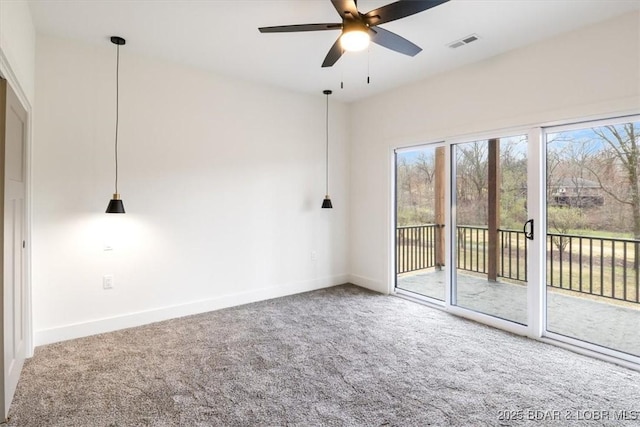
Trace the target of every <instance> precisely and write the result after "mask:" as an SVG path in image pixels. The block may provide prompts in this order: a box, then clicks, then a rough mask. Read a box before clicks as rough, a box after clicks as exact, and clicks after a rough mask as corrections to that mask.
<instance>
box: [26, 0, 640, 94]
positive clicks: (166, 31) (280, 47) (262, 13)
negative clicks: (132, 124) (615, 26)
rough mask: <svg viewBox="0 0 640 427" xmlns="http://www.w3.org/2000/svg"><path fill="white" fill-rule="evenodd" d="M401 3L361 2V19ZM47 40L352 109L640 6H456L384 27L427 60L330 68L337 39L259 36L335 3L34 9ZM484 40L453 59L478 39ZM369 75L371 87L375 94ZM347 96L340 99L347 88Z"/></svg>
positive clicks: (140, 0)
mask: <svg viewBox="0 0 640 427" xmlns="http://www.w3.org/2000/svg"><path fill="white" fill-rule="evenodd" d="M391 1H392V0H360V1H359V2H358V8H359V10H360V11H361V12H367V11H369V10H371V9H375V8H377V7H380V6H383V5H385V4H387V3H390V2H391ZM29 5H30V8H31V12H32V14H33V19H34V21H35V25H36V29H37V31H38V32H39V33H41V34H48V35H54V36H60V37H64V38H69V39H75V40H80V41H83V42H86V43H91V44H96V45H102V46H105V45H107V44H108V45H109V46H112V45H111V44H110V42H109V41H108V36H111V35H119V36H122V37H124V38H126V39H127V45H126V47H125V49H127V50H129V51H130V52H136V53H141V54H145V55H149V56H153V57H158V58H164V59H168V60H171V61H176V62H180V63H183V64H188V65H192V66H196V67H199V68H204V69H209V70H213V71H215V72H218V73H222V74H225V75H232V76H237V77H241V78H244V79H249V80H253V81H258V82H265V83H268V84H272V85H277V86H280V87H284V88H288V89H291V90H294V91H299V92H306V93H315V94H318V95H319V96H322V90H323V89H333V90H334V98H337V99H339V100H342V101H345V102H349V101H354V100H359V99H363V98H366V97H368V96H372V95H374V94H377V93H380V92H382V91H385V90H388V89H391V88H394V87H397V86H400V85H403V84H406V83H409V82H412V81H416V80H420V79H423V78H424V77H426V76H428V75H432V74H435V73H438V72H442V71H445V70H448V69H452V68H456V67H459V66H461V65H464V64H468V63H471V62H475V61H479V60H482V59H484V58H488V57H491V56H494V55H496V54H499V53H501V52H505V51H508V50H511V49H514V48H517V47H520V46H524V45H527V44H530V43H533V42H535V41H538V40H542V39H545V38H549V37H551V36H553V35H556V34H560V33H563V32H567V31H571V30H573V29H576V28H580V27H583V26H585V25H588V24H591V23H595V22H598V21H603V20H606V19H608V18H611V17H614V16H616V15H620V14H623V13H626V12H629V11H632V10H640V0H451V1H450V2H448V3H445V4H442V5H440V6H437V7H435V8H433V9H430V10H428V11H426V12H422V13H420V14H417V15H413V16H411V17H408V18H405V19H402V20H398V21H394V22H390V23H388V24H384V25H382V27H384V28H386V29H388V30H390V31H394V32H396V33H397V34H399V35H401V36H403V37H405V38H407V39H409V40H411V41H412V42H414V43H415V44H417V45H418V46H420V47H422V48H423V51H422V52H421V53H419V54H418V55H417V56H415V57H413V58H411V57H408V56H404V55H401V54H398V53H395V52H392V51H389V50H387V49H385V48H383V47H380V46H377V45H372V47H371V48H370V49H369V53H368V54H367V52H366V51H365V52H358V53H346V54H345V55H344V56H343V57H342V58H341V59H340V60H339V61H338V62H337V63H336V65H334V66H333V67H332V68H321V67H320V65H321V64H322V61H323V60H324V57H325V55H326V54H327V52H328V50H329V48H330V47H331V45H332V44H333V42H334V41H335V39H336V38H337V37H338V35H339V32H338V31H321V32H306V33H285V34H261V33H259V32H258V27H262V26H272V25H288V24H306V23H325V22H340V21H341V20H340V18H339V16H338V14H337V13H336V11H335V9H334V8H333V6H332V5H331V3H330V1H329V0H30V1H29ZM472 33H476V34H478V35H479V36H480V40H479V41H476V42H474V43H472V44H469V45H467V46H464V47H461V48H458V49H450V48H449V47H447V45H448V44H449V43H450V42H452V41H455V40H458V39H460V38H463V37H465V36H467V35H469V34H472ZM367 68H368V69H369V74H370V76H371V83H370V84H367V82H366V80H367ZM341 81H344V88H343V89H340V82H341Z"/></svg>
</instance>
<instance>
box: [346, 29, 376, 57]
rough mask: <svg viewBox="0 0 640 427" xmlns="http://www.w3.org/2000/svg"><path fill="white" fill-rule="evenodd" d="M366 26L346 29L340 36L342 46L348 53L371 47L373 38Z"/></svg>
mask: <svg viewBox="0 0 640 427" xmlns="http://www.w3.org/2000/svg"><path fill="white" fill-rule="evenodd" d="M367 30H368V29H367V27H366V26H364V25H353V26H350V27H345V29H344V31H343V32H342V36H340V45H341V46H342V49H344V50H345V51H347V52H359V51H361V50H364V49H366V48H367V47H369V42H371V37H370V36H369V32H368V31H367Z"/></svg>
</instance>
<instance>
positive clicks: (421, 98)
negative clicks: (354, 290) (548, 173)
mask: <svg viewBox="0 0 640 427" xmlns="http://www.w3.org/2000/svg"><path fill="white" fill-rule="evenodd" d="M351 108H352V110H351V114H352V120H351V122H352V123H353V126H352V128H351V156H350V157H351V164H350V166H351V169H350V173H351V222H350V223H351V227H350V245H351V246H350V254H351V258H350V259H351V273H352V275H351V281H352V282H353V283H355V284H358V285H361V286H365V287H368V288H371V289H374V290H377V291H379V292H388V291H389V289H390V284H391V280H392V274H393V271H392V268H391V264H390V250H391V244H392V241H391V233H390V230H391V206H392V200H391V174H392V167H391V153H392V149H393V148H396V147H401V146H409V145H415V144H419V143H424V142H435V141H441V140H443V139H445V138H448V137H454V136H463V135H465V134H470V133H474V132H484V131H491V130H498V129H501V128H510V127H516V126H522V127H523V128H524V129H527V127H528V126H532V125H540V124H543V123H546V122H550V121H556V120H571V119H576V118H578V119H580V118H586V117H590V116H596V115H612V116H615V115H617V114H620V113H629V112H636V113H638V112H640V14H638V13H632V14H629V15H625V16H622V17H619V18H616V19H613V20H610V21H607V22H604V23H600V24H597V25H593V26H590V27H586V28H584V29H582V30H579V31H575V32H572V33H568V34H565V35H562V36H559V37H556V38H554V39H551V40H547V41H544V42H541V43H537V44H534V45H531V46H528V47H525V48H522V49H519V50H515V51H512V52H509V53H506V54H503V55H500V56H496V57H494V58H491V59H488V60H486V61H483V62H480V63H477V64H473V65H470V66H466V67H464V68H460V69H458V70H455V71H452V72H447V73H443V74H441V75H438V76H435V77H433V78H429V79H427V80H424V81H422V82H420V83H418V84H414V85H411V86H407V87H404V88H401V89H398V90H395V91H392V92H390V93H387V94H382V95H380V96H377V97H375V98H372V99H367V100H365V101H361V102H358V103H356V104H354V105H352V107H351Z"/></svg>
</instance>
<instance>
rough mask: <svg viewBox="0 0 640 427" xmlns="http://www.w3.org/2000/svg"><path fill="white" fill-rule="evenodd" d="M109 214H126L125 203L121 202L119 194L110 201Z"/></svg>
mask: <svg viewBox="0 0 640 427" xmlns="http://www.w3.org/2000/svg"><path fill="white" fill-rule="evenodd" d="M107 213H124V203H122V200H120V195H119V194H117V193H116V194H114V195H113V199H111V200H109V205H108V206H107Z"/></svg>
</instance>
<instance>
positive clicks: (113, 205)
mask: <svg viewBox="0 0 640 427" xmlns="http://www.w3.org/2000/svg"><path fill="white" fill-rule="evenodd" d="M111 43H113V44H115V45H116V50H117V56H116V58H117V59H116V141H115V163H116V186H115V188H116V191H115V192H114V193H113V198H112V199H111V200H109V205H107V210H106V213H116V214H123V213H124V204H123V203H122V200H121V199H120V194H118V116H119V111H118V110H119V107H120V98H119V95H120V46H122V45H124V44H125V43H126V40H125V39H123V38H122V37H118V36H112V37H111Z"/></svg>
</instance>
